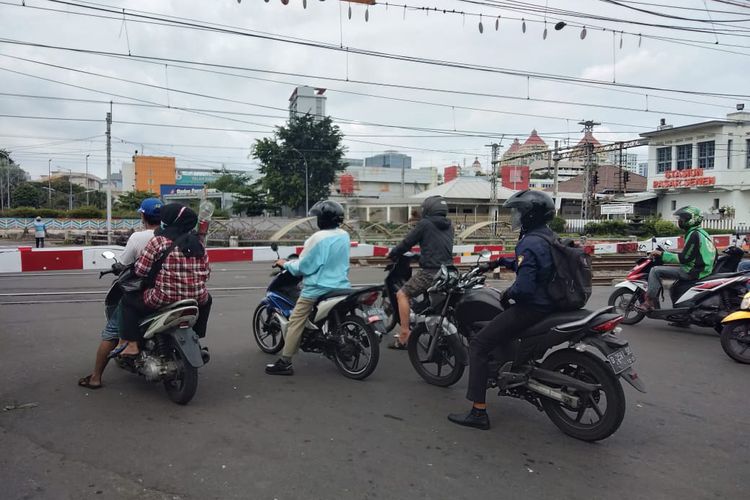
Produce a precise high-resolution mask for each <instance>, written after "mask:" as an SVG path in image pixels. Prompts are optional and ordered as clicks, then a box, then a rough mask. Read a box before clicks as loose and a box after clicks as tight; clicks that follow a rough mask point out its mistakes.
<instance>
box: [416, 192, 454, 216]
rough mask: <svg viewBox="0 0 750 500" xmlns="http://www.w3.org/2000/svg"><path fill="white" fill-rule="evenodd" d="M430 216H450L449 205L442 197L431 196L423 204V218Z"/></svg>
mask: <svg viewBox="0 0 750 500" xmlns="http://www.w3.org/2000/svg"><path fill="white" fill-rule="evenodd" d="M430 215H442V216H444V217H445V216H447V215H448V203H447V202H446V201H445V198H443V197H442V196H440V195H435V196H429V197H427V198H425V199H424V201H423V202H422V217H429V216H430Z"/></svg>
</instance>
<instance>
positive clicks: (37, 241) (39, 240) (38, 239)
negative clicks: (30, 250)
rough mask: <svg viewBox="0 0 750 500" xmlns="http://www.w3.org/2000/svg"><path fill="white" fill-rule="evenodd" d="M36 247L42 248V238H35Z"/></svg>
mask: <svg viewBox="0 0 750 500" xmlns="http://www.w3.org/2000/svg"><path fill="white" fill-rule="evenodd" d="M36 247H37V248H44V238H36Z"/></svg>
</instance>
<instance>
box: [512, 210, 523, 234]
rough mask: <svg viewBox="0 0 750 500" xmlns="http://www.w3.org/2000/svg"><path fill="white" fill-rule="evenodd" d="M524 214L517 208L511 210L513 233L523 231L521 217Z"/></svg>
mask: <svg viewBox="0 0 750 500" xmlns="http://www.w3.org/2000/svg"><path fill="white" fill-rule="evenodd" d="M522 216H523V214H521V211H520V210H518V209H517V208H511V209H510V226H511V229H513V231H519V230H520V229H521V226H522V224H521V217H522Z"/></svg>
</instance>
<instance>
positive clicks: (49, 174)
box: [47, 158, 52, 208]
mask: <svg viewBox="0 0 750 500" xmlns="http://www.w3.org/2000/svg"><path fill="white" fill-rule="evenodd" d="M47 197H48V198H47V201H48V202H49V207H50V208H52V158H50V159H49V160H47Z"/></svg>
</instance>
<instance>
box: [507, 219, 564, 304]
mask: <svg viewBox="0 0 750 500" xmlns="http://www.w3.org/2000/svg"><path fill="white" fill-rule="evenodd" d="M535 233H542V234H546V235H549V236H553V235H554V234H555V233H553V232H552V230H551V229H550V228H548V227H547V226H542V227H539V228H536V229H532V230H531V231H529V232H527V233H525V234H524V235H523V236H521V238H520V239H519V240H518V244H517V245H516V258H515V260H511V259H509V258H508V259H503V263H502V264H503V265H505V267H507V268H508V269H512V270H513V271H515V273H516V280H515V281H514V282H513V285H511V287H510V288H509V289H508V292H507V293H508V297H510V298H511V299H513V300H514V301H515V302H516V303H518V304H522V305H527V306H534V307H539V308H549V307H550V306H551V305H552V299H550V296H549V294H548V293H547V286H548V284H549V282H550V280H551V279H552V273H553V271H554V269H553V264H552V253H551V252H550V246H549V243H547V241H545V240H544V239H543V238H541V237H539V236H534V234H535Z"/></svg>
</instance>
